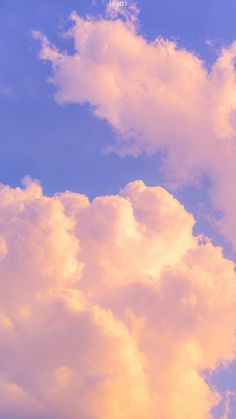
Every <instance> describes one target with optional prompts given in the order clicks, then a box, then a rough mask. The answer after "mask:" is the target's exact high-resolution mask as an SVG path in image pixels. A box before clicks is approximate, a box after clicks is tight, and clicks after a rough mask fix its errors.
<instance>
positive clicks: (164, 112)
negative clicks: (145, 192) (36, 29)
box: [35, 14, 236, 249]
mask: <svg viewBox="0 0 236 419" xmlns="http://www.w3.org/2000/svg"><path fill="white" fill-rule="evenodd" d="M72 19H73V21H74V26H73V28H72V29H71V30H70V31H69V32H68V34H67V36H68V37H70V38H71V39H72V40H73V42H74V47H75V52H74V53H73V54H72V55H69V54H67V53H65V52H61V51H59V50H57V49H56V48H55V47H54V46H52V45H50V43H49V41H48V40H47V38H46V36H43V35H40V34H39V33H35V36H36V37H38V38H40V39H41V42H42V48H41V58H42V59H44V60H49V61H50V62H51V64H52V67H53V75H52V77H51V81H52V82H53V83H54V85H55V86H56V89H57V91H56V96H55V97H56V100H57V102H58V103H60V104H62V103H79V104H81V103H85V102H88V103H90V104H91V106H92V109H93V111H94V113H95V115H97V116H98V117H99V118H105V119H106V120H107V121H109V123H110V124H111V125H112V127H113V128H114V129H115V130H116V132H117V138H118V141H117V144H116V146H115V149H116V151H117V152H118V153H120V154H121V155H122V154H127V153H129V154H133V155H137V154H140V153H142V152H145V153H147V154H154V153H156V152H159V151H162V152H163V154H164V155H165V169H166V173H167V176H168V177H169V179H170V180H171V181H172V182H174V183H176V184H178V185H182V184H185V183H189V182H196V181H199V180H200V179H201V177H202V176H208V177H209V178H210V181H211V183H212V189H211V192H210V195H211V197H212V202H213V205H214V206H215V208H216V209H218V210H220V211H221V212H222V214H223V218H222V221H221V222H220V223H219V228H220V230H221V231H222V232H223V234H224V235H225V237H226V238H227V239H229V240H231V242H232V243H233V245H234V247H235V249H236V239H235V231H236V218H235V211H236V200H235V187H234V183H233V179H235V178H236V169H235V168H236V149H235V148H236V142H235V134H236V114H235V111H236V71H235V57H236V43H233V44H232V45H231V46H229V47H227V48H224V49H223V50H222V51H221V53H220V55H219V57H218V59H217V61H216V62H215V64H214V65H213V66H212V68H211V69H210V71H208V70H207V69H206V67H205V64H204V62H203V61H202V60H201V59H200V58H199V57H197V56H196V55H194V54H193V53H191V52H188V51H187V50H185V49H180V48H178V47H177V45H176V44H175V43H174V42H170V41H168V40H164V39H161V38H157V39H156V40H155V41H154V42H147V41H146V40H145V38H144V37H142V36H141V35H139V34H138V33H137V31H136V30H135V27H134V25H133V24H131V23H130V21H127V22H122V21H121V20H119V19H118V20H105V19H103V20H102V19H98V20H95V19H89V18H88V19H85V20H84V19H82V18H80V17H79V16H78V15H76V14H73V15H72Z"/></svg>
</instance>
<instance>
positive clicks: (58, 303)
mask: <svg viewBox="0 0 236 419" xmlns="http://www.w3.org/2000/svg"><path fill="white" fill-rule="evenodd" d="M193 224H194V220H193V217H192V216H191V214H189V213H187V212H186V210H185V209H184V207H183V206H182V205H180V203H179V202H178V201H177V200H176V199H175V198H174V197H173V196H172V195H170V194H169V193H168V192H167V191H165V190H164V189H162V188H160V187H146V186H145V185H144V184H143V183H142V182H141V181H137V182H134V183H131V184H129V185H127V186H126V187H125V188H124V189H123V190H122V191H121V193H120V194H119V195H116V196H106V197H98V198H96V199H95V200H94V201H93V202H91V203H90V202H89V200H88V199H87V198H86V197H85V196H83V195H79V194H75V193H70V192H65V193H63V194H59V195H55V196H53V197H50V198H49V197H46V196H44V195H43V194H42V191H41V188H40V186H39V185H38V184H37V183H33V182H30V181H27V182H26V188H25V189H19V188H17V189H11V188H10V187H7V186H1V188H0V231H1V235H0V342H1V344H0V417H1V418H3V417H4V419H12V418H16V419H19V418H22V419H23V418H24V419H26V418H30V419H32V418H34V419H37V418H38V419H39V418H40V419H52V418H56V419H70V418H71V419H78V418H79V419H124V418H127V419H143V418H145V419H159V418H160V419H161V418H166V419H185V418H186V419H189V418H193V419H206V418H208V417H210V416H209V414H210V410H211V408H212V406H213V405H214V404H215V403H217V400H218V396H217V394H216V393H215V391H213V389H211V388H210V387H209V386H208V385H207V384H206V382H205V381H204V378H203V375H202V371H203V370H204V369H208V368H210V369H215V368H216V366H217V365H218V363H219V362H226V361H230V360H232V359H234V356H235V326H236V310H235V308H236V307H235V306H236V303H235V301H236V275H235V272H234V265H233V263H232V262H231V261H229V260H227V259H225V258H224V257H223V256H222V251H221V249H220V248H217V247H214V246H213V245H212V244H211V243H210V242H209V241H208V240H207V239H204V238H202V237H194V236H193V234H192V227H193Z"/></svg>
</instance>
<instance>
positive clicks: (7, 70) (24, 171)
mask: <svg viewBox="0 0 236 419" xmlns="http://www.w3.org/2000/svg"><path fill="white" fill-rule="evenodd" d="M137 4H138V6H139V8H140V24H141V27H140V31H141V33H142V34H143V35H145V37H146V38H148V39H149V40H153V39H155V38H156V36H159V35H160V36H163V37H167V38H170V39H173V40H175V41H177V43H178V44H179V45H180V46H183V47H185V48H187V49H188V50H190V51H194V52H195V53H196V54H197V55H199V56H200V57H202V58H203V59H204V60H205V65H206V66H207V67H210V66H211V64H212V62H213V61H214V60H215V58H216V56H217V54H218V53H219V49H220V47H221V46H222V45H228V44H230V43H231V42H232V41H233V40H234V39H236V2H235V1H234V0H224V1H222V0H205V1H203V0H198V1H197V0H175V1H173V0H155V1H152V0H143V1H141V0H140V1H138V2H137ZM73 10H75V11H77V12H78V14H80V15H82V16H83V15H86V14H91V15H98V14H99V13H103V11H104V5H103V4H102V2H100V4H99V2H97V5H96V6H91V4H90V2H89V0H56V1H55V0H38V1H37V0H34V1H33V0H1V2H0V19H1V25H0V57H1V59H0V113H1V117H0V181H1V182H2V183H6V184H9V185H11V186H16V185H20V184H21V180H22V178H23V177H24V176H25V175H30V176H31V177H32V178H36V179H39V180H40V181H41V183H42V185H43V188H44V190H45V192H46V193H47V194H49V195H51V194H53V193H55V192H59V191H64V190H72V191H77V192H82V193H85V194H87V195H88V196H89V197H90V198H93V197H95V196H97V195H106V194H112V193H117V192H118V191H119V189H120V188H121V187H122V186H124V185H125V184H127V183H128V182H130V181H132V180H135V179H142V180H144V181H145V183H147V184H148V185H155V184H160V185H165V181H164V179H163V177H162V174H161V168H160V158H159V156H151V157H147V156H141V157H138V158H134V157H125V158H120V157H118V156H117V155H116V154H114V153H106V152H105V149H106V146H107V145H108V144H110V143H111V142H114V141H115V134H114V132H113V130H112V128H111V127H110V126H109V125H108V123H107V122H106V121H103V120H100V119H97V118H96V117H95V116H93V114H92V113H91V110H90V108H89V106H88V105H83V106H75V105H69V106H58V104H56V103H55V101H54V87H53V86H52V85H50V84H49V83H47V78H48V77H49V76H50V74H51V70H50V66H49V64H48V63H42V62H40V61H39V59H38V54H39V44H38V42H37V41H36V40H34V39H33V37H32V30H35V29H36V30H40V31H42V32H43V33H46V34H47V35H48V37H49V38H50V40H51V41H53V42H54V43H55V44H56V45H58V46H60V47H61V48H68V44H66V43H65V41H63V40H62V39H61V38H60V37H59V36H58V34H59V32H60V31H62V30H64V29H66V28H67V27H68V25H69V22H68V17H69V15H70V13H71V12H72V11H73ZM175 194H176V196H177V197H178V198H179V199H180V201H181V202H183V203H184V204H185V205H186V207H187V208H188V209H189V210H191V211H192V212H193V213H194V215H195V216H196V217H197V221H198V223H197V226H196V231H197V232H199V231H203V232H204V233H206V234H209V235H210V236H211V237H212V238H213V240H214V241H215V242H216V243H219V244H223V245H224V248H225V253H226V255H228V256H230V257H233V256H234V254H233V251H232V249H231V248H230V246H229V245H227V244H226V243H225V242H224V241H223V239H222V237H220V236H219V234H217V233H216V232H215V231H214V229H213V228H212V226H210V225H209V224H208V223H207V220H206V219H205V217H204V209H203V210H202V211H199V208H201V203H202V205H203V204H204V202H206V201H207V199H208V198H207V195H206V191H205V189H204V187H201V188H199V189H198V188H193V187H192V188H185V189H184V190H180V191H177V192H176V193H175ZM235 370H236V368H235V369H234V370H233V369H231V370H230V372H227V373H226V374H223V375H222V374H221V375H220V378H218V377H217V378H216V382H217V384H218V385H219V386H221V387H224V388H228V387H229V386H230V388H231V389H233V390H236V380H235V377H234V376H233V373H232V371H235ZM235 415H236V413H235ZM232 418H233V416H232Z"/></svg>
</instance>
